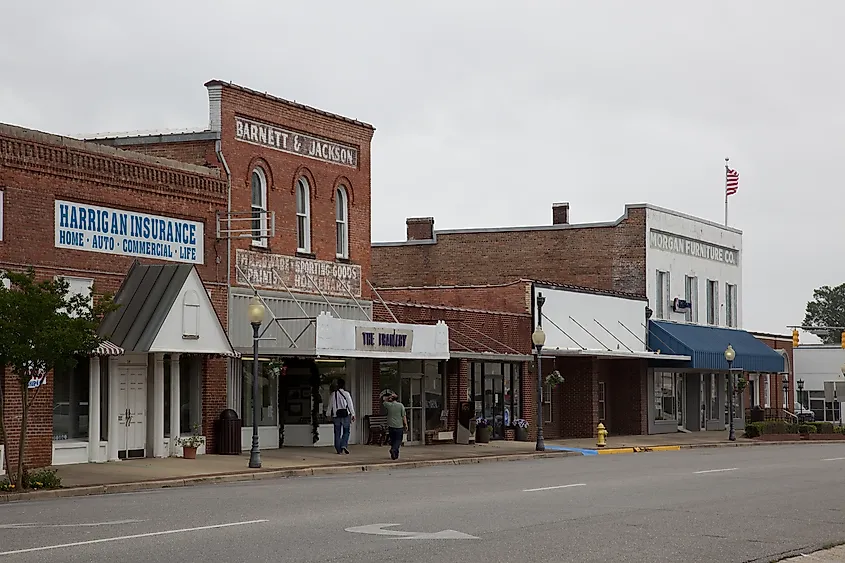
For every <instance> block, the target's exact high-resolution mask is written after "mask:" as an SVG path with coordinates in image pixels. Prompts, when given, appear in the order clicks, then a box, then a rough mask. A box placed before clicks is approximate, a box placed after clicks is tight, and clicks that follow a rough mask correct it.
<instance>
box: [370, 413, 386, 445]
mask: <svg viewBox="0 0 845 563" xmlns="http://www.w3.org/2000/svg"><path fill="white" fill-rule="evenodd" d="M364 418H366V419H367V426H368V428H369V430H370V432H369V436H368V437H367V445H368V446H385V445H387V444H388V443H390V434H389V433H388V432H387V417H386V416H373V415H367V416H366V417H364Z"/></svg>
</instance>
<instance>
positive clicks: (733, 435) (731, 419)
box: [725, 344, 736, 442]
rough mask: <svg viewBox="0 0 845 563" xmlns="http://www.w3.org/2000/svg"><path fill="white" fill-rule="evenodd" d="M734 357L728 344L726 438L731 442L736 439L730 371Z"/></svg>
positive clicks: (732, 349) (732, 377)
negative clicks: (727, 428) (727, 430)
mask: <svg viewBox="0 0 845 563" xmlns="http://www.w3.org/2000/svg"><path fill="white" fill-rule="evenodd" d="M735 358H736V352H735V351H734V348H733V346H731V345H730V344H728V348H727V349H726V350H725V361H727V362H728V400H729V401H730V407H729V408H728V412H729V414H728V418H729V422H730V425H731V426H730V428H731V429H730V433H729V434H728V440H730V441H731V442H734V441H736V433H735V432H734V394H735V393H734V375H733V372H732V371H731V366H732V365H733V363H734V359H735Z"/></svg>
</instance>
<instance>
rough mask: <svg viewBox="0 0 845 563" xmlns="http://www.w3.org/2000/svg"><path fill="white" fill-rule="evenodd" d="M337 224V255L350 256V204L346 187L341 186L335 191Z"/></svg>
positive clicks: (339, 256)
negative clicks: (347, 199)
mask: <svg viewBox="0 0 845 563" xmlns="http://www.w3.org/2000/svg"><path fill="white" fill-rule="evenodd" d="M335 208H336V211H335V225H336V226H337V257H338V258H349V205H348V202H347V201H346V188H344V187H343V186H340V187H339V188H338V189H337V193H335Z"/></svg>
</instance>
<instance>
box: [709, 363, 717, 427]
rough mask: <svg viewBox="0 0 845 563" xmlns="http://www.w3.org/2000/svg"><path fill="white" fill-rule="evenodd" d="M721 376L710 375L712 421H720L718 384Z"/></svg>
mask: <svg viewBox="0 0 845 563" xmlns="http://www.w3.org/2000/svg"><path fill="white" fill-rule="evenodd" d="M718 377H719V376H717V375H716V374H715V373H711V374H710V413H709V415H710V420H719V385H718V384H717V383H716V382H717V381H718V379H717V378H718Z"/></svg>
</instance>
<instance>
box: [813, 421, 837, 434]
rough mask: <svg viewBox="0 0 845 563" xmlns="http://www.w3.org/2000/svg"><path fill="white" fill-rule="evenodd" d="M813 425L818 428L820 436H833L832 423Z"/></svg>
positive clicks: (815, 423) (816, 423) (814, 423)
mask: <svg viewBox="0 0 845 563" xmlns="http://www.w3.org/2000/svg"><path fill="white" fill-rule="evenodd" d="M811 425H812V426H815V427H816V432H817V433H818V434H833V423H832V422H813V423H811Z"/></svg>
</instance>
